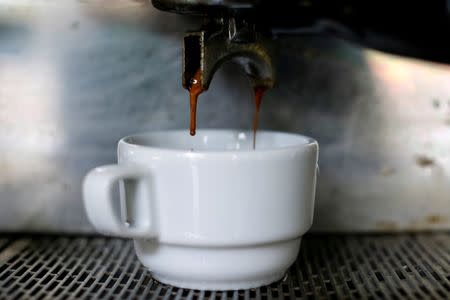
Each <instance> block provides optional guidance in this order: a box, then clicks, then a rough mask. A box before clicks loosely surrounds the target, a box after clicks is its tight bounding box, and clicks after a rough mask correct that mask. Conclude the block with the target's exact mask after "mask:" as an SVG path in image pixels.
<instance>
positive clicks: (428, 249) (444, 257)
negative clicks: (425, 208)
mask: <svg viewBox="0 0 450 300" xmlns="http://www.w3.org/2000/svg"><path fill="white" fill-rule="evenodd" d="M80 298H81V299H85V298H90V299H100V298H101V299H116V298H117V299H135V298H142V299H274V298H297V299H322V298H323V299H345V298H361V299H405V298H409V299H450V233H433V234H415V235H388V236H386V235H384V236H375V235H374V236H358V235H356V236H308V237H306V238H305V239H304V242H303V245H302V249H301V252H300V254H299V258H298V260H297V262H296V263H295V264H294V265H293V266H292V267H291V268H290V270H289V272H288V274H287V276H286V278H285V279H284V280H283V281H280V282H277V283H274V284H272V285H270V286H267V287H262V288H259V289H252V290H245V291H244V290H242V291H229V292H208V291H195V290H187V289H178V288H175V287H170V286H166V285H163V284H160V283H158V282H156V281H155V280H153V279H152V277H151V274H150V273H149V272H147V271H146V269H145V268H144V267H142V266H141V265H140V263H139V261H138V260H137V258H136V256H135V255H134V252H133V245H132V243H131V242H130V241H126V240H121V239H107V238H86V237H42V236H32V237H17V236H6V237H3V238H0V299H80Z"/></svg>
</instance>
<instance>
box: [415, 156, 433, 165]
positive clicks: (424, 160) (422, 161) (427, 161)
mask: <svg viewBox="0 0 450 300" xmlns="http://www.w3.org/2000/svg"><path fill="white" fill-rule="evenodd" d="M416 163H417V165H418V166H420V167H422V168H426V167H431V166H433V165H434V159H432V158H431V157H428V156H425V155H419V156H417V157H416Z"/></svg>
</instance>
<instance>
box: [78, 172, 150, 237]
mask: <svg viewBox="0 0 450 300" xmlns="http://www.w3.org/2000/svg"><path fill="white" fill-rule="evenodd" d="M120 180H127V181H130V182H133V183H134V184H128V185H127V189H128V187H129V189H130V190H131V191H127V193H125V187H124V185H122V186H121V193H120V194H121V197H120V198H121V199H120V201H121V203H114V199H113V187H114V184H117V183H118V182H119V181H120ZM150 186H151V174H150V170H148V169H145V168H142V167H139V166H136V165H131V164H121V165H107V166H102V167H97V168H95V169H93V170H91V171H90V172H89V173H88V174H87V175H86V177H85V178H84V181H83V200H84V206H85V209H86V213H87V215H88V217H89V220H90V221H91V223H92V225H93V226H94V227H95V228H96V229H97V231H99V232H100V233H103V234H106V235H113V236H120V237H127V238H155V237H156V236H157V234H156V230H155V224H154V222H155V218H154V217H153V215H154V211H153V209H152V205H151V204H152V203H151V200H152V199H151V197H150V194H151V193H150ZM149 200H150V201H149ZM125 201H126V203H128V204H130V206H131V207H132V208H131V214H132V216H131V219H132V220H131V221H130V220H128V219H127V218H128V217H130V216H129V215H130V214H128V212H126V207H127V206H126V205H125ZM123 216H127V217H123Z"/></svg>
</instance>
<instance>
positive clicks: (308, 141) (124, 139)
mask: <svg viewBox="0 0 450 300" xmlns="http://www.w3.org/2000/svg"><path fill="white" fill-rule="evenodd" d="M204 132H234V133H251V134H253V131H251V130H244V129H238V128H225V129H222V128H221V129H214V128H202V129H198V130H197V134H201V133H204ZM164 133H182V134H186V135H189V131H188V130H186V129H161V130H155V131H143V132H137V133H134V134H130V135H127V136H124V137H122V138H121V139H120V140H119V146H120V145H124V146H127V147H133V148H135V149H146V150H153V151H160V152H168V153H175V154H190V155H195V154H203V155H204V154H211V155H213V154H233V155H236V154H238V155H242V154H256V153H277V152H284V151H292V150H300V149H306V148H310V147H314V146H315V147H318V146H319V143H318V142H317V140H316V139H314V138H312V137H310V136H307V135H303V134H299V133H295V132H289V131H278V130H268V129H260V130H258V132H257V133H265V134H282V135H290V136H292V137H297V138H302V139H303V141H306V142H303V143H298V144H294V145H289V146H283V147H273V148H262V149H258V147H256V149H242V150H217V149H214V150H189V149H174V148H168V147H158V146H150V145H142V144H138V143H133V142H131V141H130V139H132V138H136V137H142V136H149V135H156V134H164Z"/></svg>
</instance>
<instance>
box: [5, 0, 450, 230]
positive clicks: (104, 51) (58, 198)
mask: <svg viewBox="0 0 450 300" xmlns="http://www.w3.org/2000/svg"><path fill="white" fill-rule="evenodd" d="M194 22H195V21H193V20H191V19H187V18H186V17H181V16H177V15H172V14H167V13H163V12H159V11H156V10H155V9H154V8H153V7H151V5H150V4H149V3H147V1H145V2H143V1H131V0H127V1H126V0H122V1H118V0H116V1H108V2H105V1H98V2H97V1H3V2H2V3H1V4H0V124H1V127H0V149H1V154H2V155H1V156H0V199H1V200H0V229H1V230H3V231H59V232H91V231H92V228H91V226H90V225H89V224H88V221H87V219H86V217H85V214H84V210H83V207H82V202H81V191H80V187H81V180H82V178H83V176H84V174H85V173H86V172H87V171H88V170H89V169H90V168H92V167H95V166H98V165H100V164H106V163H112V162H114V161H115V144H116V142H117V140H118V139H119V138H120V137H121V136H124V135H127V134H130V133H135V132H139V131H146V130H154V129H165V128H186V130H187V125H188V114H187V112H188V100H187V93H186V91H185V90H184V89H183V88H182V87H181V46H182V39H181V37H182V33H183V31H184V30H186V29H191V28H195V23H194ZM278 47H279V58H278V62H277V69H278V83H277V86H276V87H275V89H273V90H271V91H270V92H268V94H267V97H266V98H265V99H264V103H263V106H262V111H261V120H260V124H261V127H262V128H266V129H274V130H286V131H292V132H300V133H304V134H307V135H311V136H313V137H315V138H317V139H318V140H319V143H320V147H321V153H320V175H319V180H318V191H317V202H316V214H315V220H314V227H313V228H314V229H315V230H326V231H349V230H351V231H367V230H389V231H391V230H405V229H406V230H421V229H437V228H446V229H448V228H450V178H449V176H450V67H448V66H442V65H434V64H427V63H424V62H420V61H414V60H407V59H403V58H398V57H394V56H388V55H384V54H381V53H378V52H375V51H368V50H363V49H361V48H358V47H357V46H355V45H350V44H347V43H345V42H343V41H339V40H335V39H329V38H319V37H317V38H312V37H308V38H305V37H304V38H295V39H286V40H280V41H278ZM199 101H200V103H199V111H198V114H199V115H198V124H199V126H200V127H212V128H218V127H237V128H243V129H248V128H250V126H251V118H252V113H253V106H252V100H251V90H250V87H249V86H248V84H247V81H246V78H245V77H244V76H243V75H242V74H241V73H240V72H239V70H237V69H236V68H235V67H234V66H232V65H226V66H225V67H224V68H223V69H222V70H220V71H219V72H218V73H217V75H216V76H215V78H214V80H213V82H212V84H211V87H210V90H209V91H208V92H207V93H205V94H204V95H202V96H201V99H200V100H199ZM186 132H187V131H186ZM187 134H188V133H187Z"/></svg>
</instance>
